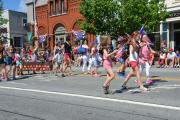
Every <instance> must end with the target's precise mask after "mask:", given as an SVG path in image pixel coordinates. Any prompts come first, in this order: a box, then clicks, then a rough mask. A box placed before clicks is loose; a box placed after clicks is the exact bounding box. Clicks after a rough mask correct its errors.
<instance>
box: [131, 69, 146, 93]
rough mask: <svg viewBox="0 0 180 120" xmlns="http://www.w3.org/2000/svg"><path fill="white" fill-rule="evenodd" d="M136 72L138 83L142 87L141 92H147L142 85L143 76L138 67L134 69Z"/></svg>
mask: <svg viewBox="0 0 180 120" xmlns="http://www.w3.org/2000/svg"><path fill="white" fill-rule="evenodd" d="M134 72H135V74H136V77H137V81H138V85H139V86H140V89H141V90H144V91H147V88H145V87H144V86H143V84H142V80H141V74H140V72H139V68H138V66H136V67H135V68H134Z"/></svg>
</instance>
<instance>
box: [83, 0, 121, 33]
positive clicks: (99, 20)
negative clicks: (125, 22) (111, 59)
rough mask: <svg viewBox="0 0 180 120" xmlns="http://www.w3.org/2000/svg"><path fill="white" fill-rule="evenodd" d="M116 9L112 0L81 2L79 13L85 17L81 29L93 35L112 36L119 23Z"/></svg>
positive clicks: (85, 0) (116, 5)
mask: <svg viewBox="0 0 180 120" xmlns="http://www.w3.org/2000/svg"><path fill="white" fill-rule="evenodd" d="M118 9H119V5H118V4H116V2H114V1H113V0H82V2H81V5H80V12H81V14H82V15H83V16H84V17H85V20H84V21H83V22H82V28H83V29H84V30H86V31H87V32H90V33H94V34H95V33H96V34H114V32H115V31H117V30H116V29H117V26H118V22H119V19H118V17H117V12H118V11H119V10H118Z"/></svg>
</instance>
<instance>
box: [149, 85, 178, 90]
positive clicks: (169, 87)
mask: <svg viewBox="0 0 180 120" xmlns="http://www.w3.org/2000/svg"><path fill="white" fill-rule="evenodd" d="M156 89H166V90H170V89H180V85H177V84H174V85H160V86H157V87H152V88H150V90H156Z"/></svg>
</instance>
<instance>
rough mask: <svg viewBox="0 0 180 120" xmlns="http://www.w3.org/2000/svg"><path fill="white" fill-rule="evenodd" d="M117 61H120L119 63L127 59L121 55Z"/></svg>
mask: <svg viewBox="0 0 180 120" xmlns="http://www.w3.org/2000/svg"><path fill="white" fill-rule="evenodd" d="M117 61H118V62H119V63H124V62H125V61H126V60H125V59H124V58H122V57H121V58H119V59H118V60H117Z"/></svg>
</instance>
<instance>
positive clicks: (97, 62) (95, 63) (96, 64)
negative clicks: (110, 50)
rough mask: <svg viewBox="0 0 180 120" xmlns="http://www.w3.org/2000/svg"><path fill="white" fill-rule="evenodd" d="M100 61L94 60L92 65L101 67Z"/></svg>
mask: <svg viewBox="0 0 180 120" xmlns="http://www.w3.org/2000/svg"><path fill="white" fill-rule="evenodd" d="M99 64H100V63H99V61H97V60H93V61H92V66H94V67H99Z"/></svg>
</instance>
